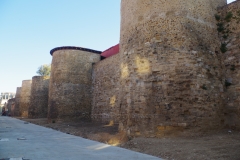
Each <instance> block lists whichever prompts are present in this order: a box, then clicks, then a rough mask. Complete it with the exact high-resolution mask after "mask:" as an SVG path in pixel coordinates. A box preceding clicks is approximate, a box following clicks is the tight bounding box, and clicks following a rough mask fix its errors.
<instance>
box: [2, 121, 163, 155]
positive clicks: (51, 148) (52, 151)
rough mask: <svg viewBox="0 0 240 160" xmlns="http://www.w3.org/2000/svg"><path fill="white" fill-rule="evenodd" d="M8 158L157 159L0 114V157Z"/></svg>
mask: <svg viewBox="0 0 240 160" xmlns="http://www.w3.org/2000/svg"><path fill="white" fill-rule="evenodd" d="M9 158H12V160H22V159H27V160H92V159H94V160H95V159H96V160H121V159H122V160H131V159H134V160H157V159H158V160H159V158H157V157H153V156H149V155H146V154H141V153H137V152H133V151H129V150H126V149H122V148H118V147H113V146H109V145H106V144H103V143H99V142H95V141H91V140H87V139H83V138H81V137H77V136H73V135H69V134H65V133H62V132H59V131H55V130H53V129H49V128H45V127H41V126H37V125H34V124H31V123H27V124H26V123H25V122H24V121H21V120H18V119H14V118H11V117H3V116H0V160H1V159H9ZM10 160H11V159H10Z"/></svg>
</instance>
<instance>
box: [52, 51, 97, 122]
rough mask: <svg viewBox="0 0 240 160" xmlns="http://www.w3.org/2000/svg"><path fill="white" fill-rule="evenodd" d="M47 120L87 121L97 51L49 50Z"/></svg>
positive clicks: (89, 111)
mask: <svg viewBox="0 0 240 160" xmlns="http://www.w3.org/2000/svg"><path fill="white" fill-rule="evenodd" d="M50 53H51V55H52V56H53V58H52V67H51V77H50V85H49V100H48V119H49V120H52V121H55V120H56V119H69V120H74V119H89V118H90V113H91V99H92V97H91V88H92V75H91V74H92V65H93V64H94V63H96V62H98V61H100V53H101V52H100V51H95V50H91V49H86V48H81V47H59V48H55V49H53V50H51V52H50Z"/></svg>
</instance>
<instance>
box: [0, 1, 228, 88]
mask: <svg viewBox="0 0 240 160" xmlns="http://www.w3.org/2000/svg"><path fill="white" fill-rule="evenodd" d="M229 2H230V1H229ZM119 36H120V0H0V92H5V91H7V92H15V91H16V87H20V86H21V83H22V80H27V79H31V78H32V77H33V76H35V75H36V70H37V68H38V67H39V66H40V65H42V64H50V63H51V59H52V57H51V56H50V54H49V51H50V50H51V49H53V48H55V47H59V46H80V47H85V48H90V49H95V50H100V51H103V50H105V49H107V48H109V47H111V46H113V45H115V44H117V43H118V42H119Z"/></svg>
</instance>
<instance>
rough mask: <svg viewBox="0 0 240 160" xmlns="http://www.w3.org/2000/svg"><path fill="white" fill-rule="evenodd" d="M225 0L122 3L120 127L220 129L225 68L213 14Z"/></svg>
mask: <svg viewBox="0 0 240 160" xmlns="http://www.w3.org/2000/svg"><path fill="white" fill-rule="evenodd" d="M224 5H226V0H195V1H192V0H185V1H182V0H174V1H171V2H169V1H159V0H131V1H128V0H122V2H121V38H120V54H121V63H122V64H121V84H120V85H121V88H122V90H121V97H120V98H121V102H120V103H121V110H120V112H121V118H120V129H121V130H125V131H127V133H128V134H130V135H151V134H154V135H156V134H159V135H161V134H163V133H164V132H165V131H166V130H172V129H173V130H174V129H178V128H179V129H182V128H196V129H209V128H219V127H221V126H222V124H223V123H224V119H223V112H222V110H223V101H222V96H223V83H224V80H223V70H222V67H221V65H222V64H221V56H220V55H219V54H220V47H219V46H220V41H218V33H217V30H216V20H215V18H214V15H215V14H216V13H217V8H218V7H221V6H224Z"/></svg>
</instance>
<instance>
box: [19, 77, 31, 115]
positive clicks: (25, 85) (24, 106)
mask: <svg viewBox="0 0 240 160" xmlns="http://www.w3.org/2000/svg"><path fill="white" fill-rule="evenodd" d="M31 85H32V80H24V81H22V88H21V94H20V106H19V108H20V116H21V117H28V108H29V105H30V97H31Z"/></svg>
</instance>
